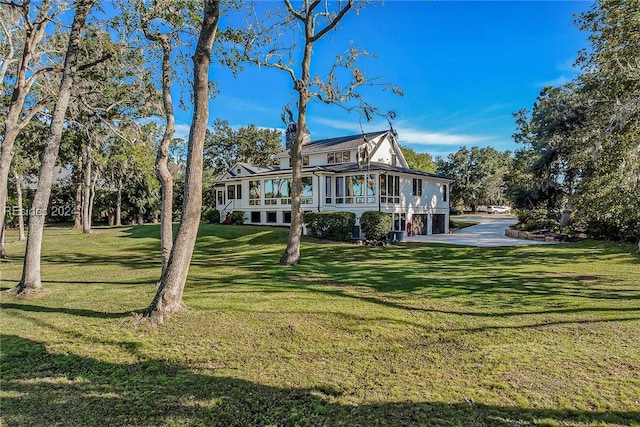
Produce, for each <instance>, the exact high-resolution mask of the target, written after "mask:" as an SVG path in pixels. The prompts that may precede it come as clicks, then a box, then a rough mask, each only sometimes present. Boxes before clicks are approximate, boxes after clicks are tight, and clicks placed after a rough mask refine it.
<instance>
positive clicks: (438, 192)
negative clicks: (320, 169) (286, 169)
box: [216, 171, 450, 234]
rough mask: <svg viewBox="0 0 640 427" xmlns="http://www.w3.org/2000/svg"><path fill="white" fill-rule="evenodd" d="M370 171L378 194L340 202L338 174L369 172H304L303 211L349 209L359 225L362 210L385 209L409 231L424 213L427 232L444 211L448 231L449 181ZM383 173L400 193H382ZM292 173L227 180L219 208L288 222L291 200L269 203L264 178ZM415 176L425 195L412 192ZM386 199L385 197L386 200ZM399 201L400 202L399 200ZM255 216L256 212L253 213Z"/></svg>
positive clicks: (271, 221)
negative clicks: (256, 184) (255, 186)
mask: <svg viewBox="0 0 640 427" xmlns="http://www.w3.org/2000/svg"><path fill="white" fill-rule="evenodd" d="M370 174H371V175H373V176H374V177H375V186H374V189H375V194H373V195H367V193H366V188H365V195H364V196H358V197H352V198H353V199H354V201H355V200H356V199H358V200H360V199H362V200H363V203H338V196H337V195H336V193H335V185H336V178H338V177H344V179H345V181H346V180H347V178H346V177H348V176H353V175H365V176H366V172H364V171H363V172H361V173H355V172H351V173H345V174H335V175H333V174H331V175H328V174H320V173H316V174H311V175H308V174H307V175H304V176H306V177H309V178H311V180H312V187H313V192H312V197H309V198H305V199H306V200H305V201H306V202H307V203H304V204H302V209H303V210H304V211H307V212H308V211H323V212H335V211H349V212H353V213H355V214H356V218H357V222H356V224H358V225H359V219H360V216H361V215H362V213H363V212H366V211H378V210H380V211H382V212H387V213H391V214H392V215H393V219H394V221H393V229H394V230H402V231H407V224H408V223H410V222H411V221H412V219H413V217H414V216H415V215H423V216H425V217H424V218H426V221H424V222H425V223H426V224H425V225H426V234H431V233H432V227H433V215H445V220H444V221H445V230H444V232H448V231H449V230H448V225H449V202H448V196H449V195H448V192H449V187H450V186H449V184H448V183H446V182H442V181H439V180H437V179H435V178H430V177H425V176H418V175H400V174H393V173H380V172H379V171H376V172H371V173H370ZM383 175H384V179H385V182H388V179H389V177H391V176H393V177H398V178H399V194H398V195H397V196H396V195H394V196H392V197H387V196H386V195H385V196H381V194H380V193H381V192H380V179H381V177H382V176H383ZM327 176H330V177H331V178H332V180H331V187H332V188H331V193H332V194H331V200H330V202H328V201H327V197H328V196H327V193H326V187H325V178H326V177H327ZM289 177H290V175H289V174H283V175H273V176H257V177H254V176H250V177H243V178H239V179H234V180H230V181H226V182H225V187H220V188H219V189H218V190H217V192H218V194H217V197H216V200H218V202H219V201H220V198H219V196H220V192H221V191H224V199H225V200H224V204H223V206H220V205H218V209H219V210H220V211H221V212H222V217H223V218H224V214H225V213H226V212H228V211H234V210H241V211H244V213H245V220H246V222H247V223H250V224H261V225H288V224H289V222H287V221H285V218H286V216H287V215H288V214H287V212H290V211H291V205H290V201H289V202H288V203H287V201H288V200H287V197H280V198H277V199H269V201H274V202H275V204H266V203H267V199H266V198H265V190H266V188H265V180H272V179H278V178H281V179H287V178H289ZM413 179H420V180H421V182H422V186H421V190H422V195H415V196H414V195H412V190H413ZM257 180H259V181H260V182H261V186H260V192H261V197H260V199H259V201H260V202H259V204H256V203H257V200H258V199H253V204H252V202H251V200H252V199H250V196H249V195H250V188H249V183H250V181H257ZM238 185H240V186H241V195H240V197H239V198H238V197H237V186H238ZM444 185H446V186H447V200H444V199H443V197H442V187H443V186H444ZM229 186H233V187H234V190H233V193H234V195H235V196H236V198H233V199H230V198H229V197H228V195H229V191H228V187H229ZM346 199H347V196H346V195H343V200H345V201H346ZM383 200H384V201H383ZM396 201H397V202H396ZM252 212H260V218H259V220H258V221H254V219H257V218H252ZM253 215H254V216H255V215H257V214H253Z"/></svg>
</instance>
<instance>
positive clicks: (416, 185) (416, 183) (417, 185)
mask: <svg viewBox="0 0 640 427" xmlns="http://www.w3.org/2000/svg"><path fill="white" fill-rule="evenodd" d="M411 194H412V195H414V196H422V180H421V179H419V178H413V186H412V188H411Z"/></svg>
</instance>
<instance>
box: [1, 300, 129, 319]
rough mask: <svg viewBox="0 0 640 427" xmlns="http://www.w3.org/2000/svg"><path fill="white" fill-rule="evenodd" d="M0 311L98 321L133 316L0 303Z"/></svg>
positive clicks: (80, 309)
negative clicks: (95, 319) (18, 311)
mask: <svg viewBox="0 0 640 427" xmlns="http://www.w3.org/2000/svg"><path fill="white" fill-rule="evenodd" d="M0 310H22V311H28V312H33V313H61V314H69V315H72V316H82V317H93V318H98V319H122V318H125V317H128V316H131V315H132V314H134V312H131V311H122V312H119V313H108V312H104V311H95V310H87V309H82V308H66V307H46V306H43V305H33V304H13V303H9V302H0Z"/></svg>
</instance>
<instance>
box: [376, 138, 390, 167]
mask: <svg viewBox="0 0 640 427" xmlns="http://www.w3.org/2000/svg"><path fill="white" fill-rule="evenodd" d="M393 154H395V150H394V149H393V146H392V145H391V142H390V141H389V140H388V139H385V140H384V141H383V142H382V143H381V144H380V147H378V149H377V150H376V151H375V152H374V153H373V154H372V155H371V161H372V162H379V163H386V164H388V165H392V164H393V163H392V158H391V157H392V155H393Z"/></svg>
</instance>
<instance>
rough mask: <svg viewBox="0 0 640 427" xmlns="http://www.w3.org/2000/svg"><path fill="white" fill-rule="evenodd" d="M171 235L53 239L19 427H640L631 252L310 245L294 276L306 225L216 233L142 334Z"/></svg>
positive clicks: (8, 378)
mask: <svg viewBox="0 0 640 427" xmlns="http://www.w3.org/2000/svg"><path fill="white" fill-rule="evenodd" d="M158 235H159V229H158V227H157V226H142V227H120V228H113V229H97V230H96V231H95V233H94V234H93V235H81V234H78V233H77V232H75V231H71V230H66V229H61V228H50V229H47V230H46V231H45V242H44V246H43V254H44V256H43V264H42V277H43V281H44V282H43V284H44V291H43V292H41V293H39V294H38V295H35V296H33V297H29V298H27V299H18V298H16V297H15V296H13V295H3V296H2V297H1V299H0V301H1V309H0V331H1V332H0V333H1V334H2V337H1V353H2V356H1V357H2V362H1V363H2V367H1V375H2V378H1V383H0V398H1V402H0V403H1V405H0V417H1V418H0V426H29V425H34V426H50V425H61V426H91V425H96V426H115V425H139V426H156V425H169V426H173V425H189V426H193V425H203V426H212V425H219V426H232V425H237V426H254V425H255V426H268V425H270V426H280V425H313V426H315V425H326V426H338V425H345V426H394V425H418V426H465V427H466V426H498V427H507V426H509V427H515V426H531V425H544V426H629V425H640V283H639V280H638V277H639V276H640V256H639V255H638V254H636V253H635V252H634V249H633V248H632V247H630V246H618V245H610V244H604V243H600V242H593V241H586V242H582V243H579V244H565V245H553V246H546V245H545V246H529V247H507V248H492V249H487V248H471V247H456V246H444V245H435V244H430V245H415V244H410V243H401V244H395V245H392V246H389V247H363V246H356V245H351V244H335V243H327V242H319V241H312V240H305V241H304V243H303V250H302V257H303V262H302V264H301V265H300V266H297V267H281V266H279V265H277V261H278V259H279V257H280V255H281V253H282V251H283V250H284V247H285V242H286V235H287V230H285V229H278V228H265V227H253V226H221V225H216V226H212V225H205V224H203V225H202V226H201V230H200V235H201V237H200V238H199V240H198V244H197V247H196V251H195V254H194V260H193V263H192V267H191V271H190V274H189V281H188V284H187V288H186V291H185V294H184V299H185V303H186V304H187V305H188V307H189V309H188V310H186V311H183V312H181V313H179V314H178V315H176V316H174V317H172V318H171V319H169V320H168V321H167V322H166V323H165V324H164V325H162V326H160V327H158V328H150V327H149V326H146V325H142V326H138V327H136V322H135V316H134V314H135V313H136V312H139V311H140V310H142V309H144V308H145V307H146V305H147V304H148V303H149V302H150V301H151V299H152V298H153V296H154V294H155V282H156V280H157V278H158V277H159V272H160V263H159V258H158V252H159V239H158ZM15 240H16V235H15V234H12V233H11V232H10V233H9V234H8V236H7V242H8V245H7V251H8V253H9V254H10V255H14V256H15V257H14V258H12V259H10V260H9V261H4V262H2V263H0V280H1V286H2V287H3V288H5V289H6V288H8V287H10V286H12V285H14V284H15V283H16V282H17V281H18V280H19V278H20V273H21V267H22V261H21V259H19V257H18V255H22V254H23V253H24V245H23V244H22V243H17V242H15Z"/></svg>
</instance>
